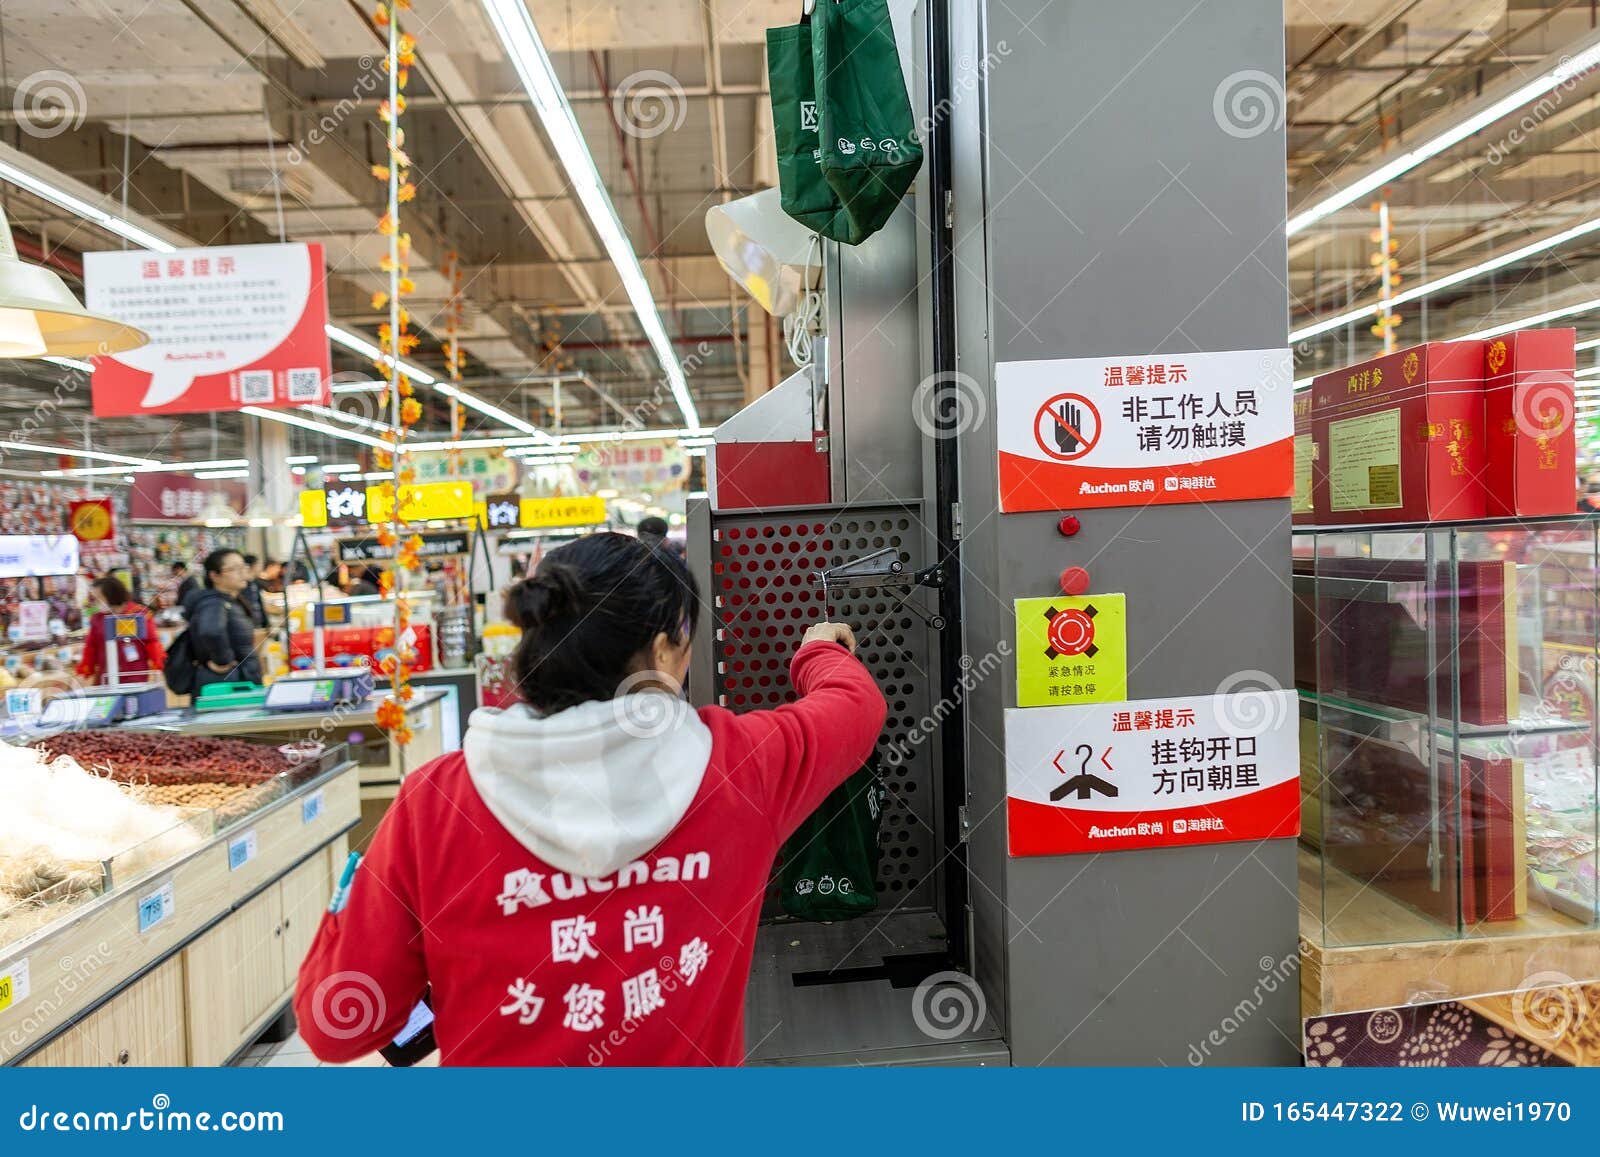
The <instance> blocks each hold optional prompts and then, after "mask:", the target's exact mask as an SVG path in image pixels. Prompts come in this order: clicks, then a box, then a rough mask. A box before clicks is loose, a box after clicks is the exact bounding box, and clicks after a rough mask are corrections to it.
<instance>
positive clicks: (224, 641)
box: [183, 549, 261, 694]
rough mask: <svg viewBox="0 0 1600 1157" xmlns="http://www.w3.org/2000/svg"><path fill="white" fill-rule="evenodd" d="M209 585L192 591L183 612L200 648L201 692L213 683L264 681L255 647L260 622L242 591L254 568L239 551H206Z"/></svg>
mask: <svg viewBox="0 0 1600 1157" xmlns="http://www.w3.org/2000/svg"><path fill="white" fill-rule="evenodd" d="M205 573H206V585H205V586H204V587H203V588H202V589H200V590H196V591H191V592H190V594H189V597H188V598H186V599H185V600H184V603H183V611H184V614H185V616H186V617H187V618H188V620H189V642H190V644H191V647H192V649H193V651H194V658H195V663H196V668H195V693H196V694H199V692H200V689H201V688H202V687H207V686H210V685H211V684H212V683H259V682H261V659H260V657H259V656H257V655H256V652H255V626H254V624H252V623H251V621H250V613H249V612H248V611H246V610H245V608H244V605H243V604H242V603H240V601H239V594H240V592H242V591H243V590H244V588H245V587H246V586H247V585H249V582H250V568H249V567H247V566H246V565H245V561H244V556H243V555H242V554H240V553H239V552H238V551H236V550H226V549H223V550H214V551H212V552H211V553H210V554H208V555H206V561H205Z"/></svg>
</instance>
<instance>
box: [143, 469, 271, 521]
mask: <svg viewBox="0 0 1600 1157" xmlns="http://www.w3.org/2000/svg"><path fill="white" fill-rule="evenodd" d="M217 494H220V495H222V498H223V501H224V502H225V503H226V504H227V506H228V509H229V510H231V511H233V513H235V514H242V513H243V512H244V509H245V505H246V503H247V502H248V501H249V491H248V490H247V489H246V488H245V484H244V483H243V482H241V481H239V480H237V479H231V478H192V477H190V476H189V475H187V474H136V475H134V478H133V489H132V490H131V491H130V492H129V494H128V517H129V518H131V519H132V520H133V521H135V522H193V521H194V520H195V519H197V518H203V517H205V514H206V511H207V510H209V509H211V507H212V506H213V505H214V502H213V500H212V496H213V495H217Z"/></svg>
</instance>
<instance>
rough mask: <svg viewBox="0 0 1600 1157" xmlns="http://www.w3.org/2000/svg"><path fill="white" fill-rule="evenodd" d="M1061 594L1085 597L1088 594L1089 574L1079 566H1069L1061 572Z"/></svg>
mask: <svg viewBox="0 0 1600 1157" xmlns="http://www.w3.org/2000/svg"><path fill="white" fill-rule="evenodd" d="M1061 593H1062V594H1065V595H1085V594H1088V593H1089V572H1088V571H1086V570H1084V569H1083V568H1082V567H1081V566H1069V567H1068V568H1067V569H1066V570H1064V571H1062V572H1061Z"/></svg>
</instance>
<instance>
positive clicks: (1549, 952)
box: [1300, 848, 1600, 1017]
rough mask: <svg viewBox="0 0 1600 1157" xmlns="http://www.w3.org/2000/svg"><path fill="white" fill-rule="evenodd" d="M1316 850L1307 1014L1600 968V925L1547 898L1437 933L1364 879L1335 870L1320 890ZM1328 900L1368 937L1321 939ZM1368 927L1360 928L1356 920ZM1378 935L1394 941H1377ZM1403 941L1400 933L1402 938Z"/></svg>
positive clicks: (1305, 892)
mask: <svg viewBox="0 0 1600 1157" xmlns="http://www.w3.org/2000/svg"><path fill="white" fill-rule="evenodd" d="M1321 871H1322V868H1321V865H1320V863H1319V861H1318V859H1317V856H1316V855H1315V853H1313V852H1310V851H1308V850H1307V849H1305V848H1301V849H1300V1011H1301V1015H1302V1016H1303V1017H1312V1016H1320V1015H1325V1014H1329V1013H1338V1012H1359V1011H1363V1010H1366V1009H1377V1008H1400V1007H1402V1006H1405V1005H1408V1004H1414V1003H1420V1002H1432V1001H1439V1000H1461V999H1466V998H1469V997H1478V996H1482V995H1484V994H1485V993H1503V992H1511V991H1514V990H1515V989H1517V988H1518V987H1520V986H1521V985H1522V984H1523V982H1524V981H1525V980H1526V979H1527V978H1528V977H1529V976H1530V975H1532V974H1535V973H1540V972H1559V973H1562V974H1565V975H1567V976H1570V977H1573V978H1575V979H1578V980H1588V979H1594V978H1597V977H1600V929H1594V928H1583V927H1582V926H1581V925H1579V924H1578V922H1577V921H1575V920H1572V919H1570V918H1568V917H1565V916H1562V915H1560V914H1559V913H1556V912H1553V911H1551V910H1549V909H1546V908H1542V907H1537V906H1534V907H1530V908H1529V911H1528V914H1527V915H1525V916H1522V917H1520V918H1518V919H1517V920H1516V921H1512V922H1499V923H1494V924H1486V925H1482V926H1480V927H1478V928H1469V929H1468V930H1467V931H1466V933H1465V934H1464V935H1463V936H1461V937H1459V938H1453V939H1439V938H1438V927H1437V925H1435V924H1433V923H1432V922H1431V921H1428V920H1427V919H1425V918H1424V917H1421V916H1419V915H1418V914H1417V913H1416V912H1415V911H1413V910H1412V909H1409V908H1407V907H1406V906H1405V905H1403V904H1401V903H1398V902H1397V901H1394V900H1392V899H1389V898H1388V897H1385V896H1384V895H1383V894H1382V893H1381V892H1378V891H1377V890H1375V889H1365V888H1363V885H1362V883H1361V881H1359V880H1357V879H1355V878H1354V877H1350V876H1344V875H1343V874H1342V873H1339V872H1337V870H1336V869H1330V870H1329V872H1330V874H1329V877H1328V880H1327V884H1326V889H1324V886H1323V881H1322V879H1321V876H1320V873H1321ZM1325 908H1331V909H1332V910H1334V911H1339V912H1342V913H1345V916H1344V918H1343V919H1342V921H1341V930H1342V932H1343V933H1344V935H1345V936H1346V937H1347V938H1348V939H1351V940H1359V939H1363V938H1365V939H1368V941H1369V942H1368V943H1365V944H1348V945H1339V946H1332V945H1324V944H1323V943H1322V939H1323V914H1324V909H1325ZM1356 913H1359V916H1360V919H1361V921H1362V922H1363V923H1364V924H1365V925H1366V926H1367V927H1369V928H1370V933H1369V935H1368V936H1367V937H1362V936H1361V935H1360V933H1359V931H1358V929H1357V927H1356V925H1355V924H1354V922H1353V921H1352V919H1351V914H1356ZM1380 941H1389V943H1381V942H1380ZM1402 941H1403V942H1402Z"/></svg>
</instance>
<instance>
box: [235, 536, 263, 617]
mask: <svg viewBox="0 0 1600 1157" xmlns="http://www.w3.org/2000/svg"><path fill="white" fill-rule="evenodd" d="M243 557H244V565H245V569H246V570H248V571H249V572H250V581H249V582H247V583H246V584H245V586H244V590H242V591H240V592H239V602H240V603H241V604H242V605H243V607H244V609H245V613H246V614H248V615H249V616H250V622H251V625H253V626H255V627H258V628H259V627H265V626H266V625H267V610H266V608H265V607H263V606H262V605H261V559H260V558H259V557H257V556H256V555H253V554H247V555H245V556H243Z"/></svg>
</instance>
